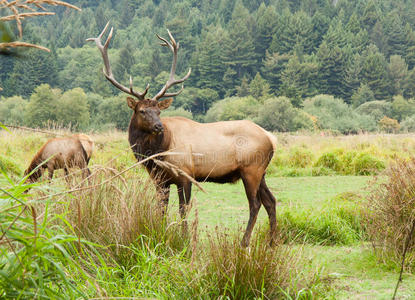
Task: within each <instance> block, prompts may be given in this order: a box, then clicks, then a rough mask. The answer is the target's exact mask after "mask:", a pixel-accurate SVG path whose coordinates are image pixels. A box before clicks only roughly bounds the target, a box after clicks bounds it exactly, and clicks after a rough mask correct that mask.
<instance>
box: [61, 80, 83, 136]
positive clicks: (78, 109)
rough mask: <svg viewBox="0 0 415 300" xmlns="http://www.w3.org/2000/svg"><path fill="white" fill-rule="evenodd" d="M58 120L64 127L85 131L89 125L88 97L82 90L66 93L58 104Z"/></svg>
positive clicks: (77, 89) (76, 89)
mask: <svg viewBox="0 0 415 300" xmlns="http://www.w3.org/2000/svg"><path fill="white" fill-rule="evenodd" d="M56 114H57V119H58V120H59V122H60V123H62V125H63V126H65V127H68V126H69V125H71V127H73V128H80V129H85V128H86V126H87V125H88V123H89V119H90V116H89V106H88V102H87V96H86V94H85V93H84V91H83V90H82V89H81V88H75V89H73V90H69V91H67V92H65V93H64V94H63V95H62V97H60V98H59V101H58V102H57V112H56Z"/></svg>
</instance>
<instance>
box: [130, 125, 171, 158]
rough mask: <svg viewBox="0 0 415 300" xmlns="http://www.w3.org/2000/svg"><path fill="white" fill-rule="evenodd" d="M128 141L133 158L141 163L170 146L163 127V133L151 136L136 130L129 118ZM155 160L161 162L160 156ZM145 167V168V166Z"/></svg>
mask: <svg viewBox="0 0 415 300" xmlns="http://www.w3.org/2000/svg"><path fill="white" fill-rule="evenodd" d="M128 141H129V142H130V147H131V149H132V150H133V153H134V156H135V157H136V158H137V160H138V161H141V160H143V159H144V158H146V157H149V156H151V155H154V154H157V153H160V152H164V151H167V150H168V147H169V144H170V132H169V131H168V129H167V128H166V127H165V126H164V131H163V132H162V133H161V134H158V135H154V134H151V133H149V132H146V131H144V130H142V129H140V128H138V127H137V125H136V123H135V122H134V121H133V119H132V118H131V121H130V125H129V127H128ZM157 159H159V160H163V157H161V156H160V157H158V158H157ZM145 165H146V166H147V164H145Z"/></svg>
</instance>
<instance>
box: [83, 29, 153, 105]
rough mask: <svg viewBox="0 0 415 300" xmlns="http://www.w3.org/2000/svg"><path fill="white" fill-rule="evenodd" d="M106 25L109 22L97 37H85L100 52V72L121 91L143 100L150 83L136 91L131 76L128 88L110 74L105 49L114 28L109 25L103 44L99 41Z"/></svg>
mask: <svg viewBox="0 0 415 300" xmlns="http://www.w3.org/2000/svg"><path fill="white" fill-rule="evenodd" d="M108 25H109V22H108V23H107V25H105V28H104V30H103V31H102V32H101V34H100V35H99V36H98V37H96V38H89V39H87V41H88V42H90V41H94V42H95V44H96V45H97V47H98V49H99V51H100V52H101V55H102V59H103V60H104V68H103V69H102V72H103V73H104V75H105V77H106V78H107V79H108V80H109V81H110V82H111V83H112V84H113V85H114V86H115V87H116V88H117V89H120V90H121V91H123V92H125V93H127V94H130V95H132V96H135V97H137V98H138V99H140V100H144V97H145V95H146V94H147V92H148V89H149V87H150V85H148V84H147V87H146V89H145V90H144V92H143V93H138V92H136V91H134V90H133V80H132V78H131V76H130V88H127V87H125V86H123V85H122V84H120V83H118V81H117V80H115V78H114V75H113V74H112V71H111V65H110V61H109V58H108V53H107V50H108V45H109V43H110V41H111V38H112V32H113V29H114V28H113V27H111V30H110V33H109V35H108V38H107V40H106V42H105V44H104V45H102V43H101V38H102V36H103V35H104V33H105V31H107V28H108Z"/></svg>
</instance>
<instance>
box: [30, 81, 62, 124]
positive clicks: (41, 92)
mask: <svg viewBox="0 0 415 300" xmlns="http://www.w3.org/2000/svg"><path fill="white" fill-rule="evenodd" d="M60 97H61V91H60V90H53V89H51V87H50V86H49V85H48V84H42V85H40V86H38V87H37V88H36V89H35V91H34V93H33V94H32V95H31V96H30V101H29V104H27V106H26V110H25V111H26V114H25V119H26V122H27V124H28V125H29V126H34V127H41V126H44V125H45V124H46V123H47V122H49V121H52V122H54V121H55V122H56V121H57V120H58V119H57V111H56V108H57V102H58V99H59V98H60Z"/></svg>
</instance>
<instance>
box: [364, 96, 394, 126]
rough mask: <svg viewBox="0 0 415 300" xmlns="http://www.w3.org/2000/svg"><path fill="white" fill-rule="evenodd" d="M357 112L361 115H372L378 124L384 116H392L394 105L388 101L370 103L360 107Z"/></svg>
mask: <svg viewBox="0 0 415 300" xmlns="http://www.w3.org/2000/svg"><path fill="white" fill-rule="evenodd" d="M356 111H357V112H358V113H359V114H363V115H370V116H372V117H373V118H374V119H375V120H376V122H378V121H379V120H380V119H382V118H383V117H384V116H391V114H392V104H391V103H390V102H387V101H386V100H381V101H378V100H376V101H369V102H365V103H363V104H362V105H360V106H359V107H358V108H357V109H356Z"/></svg>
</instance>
